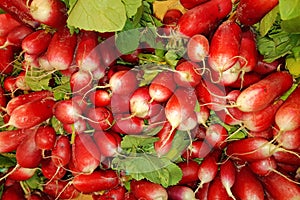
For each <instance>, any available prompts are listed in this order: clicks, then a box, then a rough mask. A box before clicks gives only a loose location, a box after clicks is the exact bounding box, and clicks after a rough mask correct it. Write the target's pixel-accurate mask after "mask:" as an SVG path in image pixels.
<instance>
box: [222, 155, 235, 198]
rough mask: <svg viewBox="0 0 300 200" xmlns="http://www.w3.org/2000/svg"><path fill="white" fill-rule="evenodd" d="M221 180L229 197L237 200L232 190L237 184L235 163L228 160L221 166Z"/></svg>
mask: <svg viewBox="0 0 300 200" xmlns="http://www.w3.org/2000/svg"><path fill="white" fill-rule="evenodd" d="M219 176H220V179H221V183H222V185H223V187H224V188H225V190H226V192H227V194H228V196H229V197H231V198H233V199H235V197H234V195H233V194H232V191H231V188H232V186H233V184H234V182H235V176H236V167H235V165H234V163H233V162H232V161H231V160H230V159H228V160H226V161H225V162H224V163H222V164H221V165H220V175H219Z"/></svg>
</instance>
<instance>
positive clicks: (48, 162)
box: [41, 158, 67, 180]
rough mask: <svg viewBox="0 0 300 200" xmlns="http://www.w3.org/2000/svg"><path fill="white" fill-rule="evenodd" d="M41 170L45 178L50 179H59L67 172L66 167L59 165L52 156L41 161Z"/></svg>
mask: <svg viewBox="0 0 300 200" xmlns="http://www.w3.org/2000/svg"><path fill="white" fill-rule="evenodd" d="M41 171H42V174H43V176H44V177H45V178H47V179H50V180H59V179H62V178H63V177H64V175H65V174H66V172H67V171H66V169H65V168H63V167H58V166H56V165H55V163H54V162H53V161H52V159H51V158H46V159H43V160H42V161H41Z"/></svg>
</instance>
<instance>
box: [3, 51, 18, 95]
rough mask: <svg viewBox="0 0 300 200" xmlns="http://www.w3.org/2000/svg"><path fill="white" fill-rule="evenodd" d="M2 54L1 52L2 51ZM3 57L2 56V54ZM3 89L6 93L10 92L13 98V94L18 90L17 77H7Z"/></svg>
mask: <svg viewBox="0 0 300 200" xmlns="http://www.w3.org/2000/svg"><path fill="white" fill-rule="evenodd" d="M0 52H1V50H0ZM0 55H1V54H0ZM3 88H4V90H5V91H7V92H10V93H11V95H12V96H13V93H14V92H15V91H16V90H17V89H18V88H17V86H16V77H14V76H7V77H5V79H4V81H3Z"/></svg>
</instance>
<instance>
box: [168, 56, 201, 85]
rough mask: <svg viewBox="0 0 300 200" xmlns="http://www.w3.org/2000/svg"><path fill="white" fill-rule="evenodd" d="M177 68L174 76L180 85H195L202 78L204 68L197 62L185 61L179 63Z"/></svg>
mask: <svg viewBox="0 0 300 200" xmlns="http://www.w3.org/2000/svg"><path fill="white" fill-rule="evenodd" d="M175 70H176V71H175V73H174V74H173V76H174V80H175V82H176V83H177V85H178V86H182V87H195V86H196V85H197V84H199V83H200V81H201V79H202V77H201V73H202V72H201V71H202V69H201V68H200V66H199V65H198V64H197V63H194V62H191V61H184V62H181V63H180V64H178V65H177V66H176V68H175Z"/></svg>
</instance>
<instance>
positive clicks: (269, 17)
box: [259, 6, 279, 36]
mask: <svg viewBox="0 0 300 200" xmlns="http://www.w3.org/2000/svg"><path fill="white" fill-rule="evenodd" d="M278 13H279V8H278V6H276V7H275V8H273V9H272V10H271V11H270V12H268V13H267V14H266V15H265V16H264V17H263V18H262V20H261V21H260V22H259V33H260V35H261V36H265V35H267V33H268V32H269V30H270V29H271V28H272V26H273V24H274V23H275V21H276V19H277V17H278Z"/></svg>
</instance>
